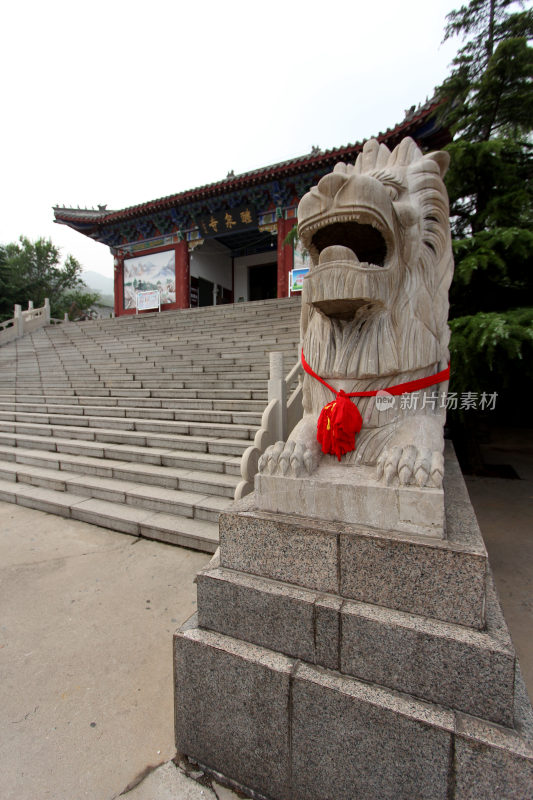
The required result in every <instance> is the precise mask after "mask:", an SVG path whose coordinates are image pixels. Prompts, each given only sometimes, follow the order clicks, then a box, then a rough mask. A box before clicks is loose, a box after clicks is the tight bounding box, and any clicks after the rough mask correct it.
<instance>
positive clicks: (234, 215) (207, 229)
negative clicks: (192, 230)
mask: <svg viewBox="0 0 533 800" xmlns="http://www.w3.org/2000/svg"><path fill="white" fill-rule="evenodd" d="M196 222H197V225H198V227H199V229H200V231H201V233H202V236H203V237H204V238H206V239H208V238H212V237H214V236H221V235H223V234H225V233H235V232H236V231H242V230H246V229H251V228H257V214H256V212H255V209H254V208H253V206H251V205H246V206H237V207H236V208H227V209H223V210H222V211H214V212H213V213H212V214H206V215H205V216H202V217H198V218H197V220H196Z"/></svg>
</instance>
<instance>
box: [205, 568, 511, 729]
mask: <svg viewBox="0 0 533 800" xmlns="http://www.w3.org/2000/svg"><path fill="white" fill-rule="evenodd" d="M197 584H198V624H199V626H200V627H201V628H203V629H206V630H211V631H218V632H219V633H223V634H225V635H227V636H231V637H233V638H235V639H240V640H242V641H246V642H250V643H253V644H257V645H260V646H262V647H266V648H268V649H270V650H274V651H276V652H278V653H282V654H284V655H287V656H290V657H293V658H298V659H301V660H302V661H306V662H308V663H310V664H315V665H318V666H322V667H326V668H328V669H334V670H338V671H339V672H341V673H342V674H344V675H351V676H353V677H356V678H360V679H361V680H364V681H368V682H371V683H377V684H380V685H382V686H386V687H389V688H391V689H397V690H399V691H402V692H407V693H409V694H411V695H413V696H415V697H418V698H420V699H422V700H427V701H430V702H435V703H440V704H442V705H445V706H448V707H452V708H455V709H459V710H461V711H465V712H467V713H468V714H474V715H476V716H480V717H483V718H484V719H488V720H491V721H493V722H498V723H500V724H502V725H509V726H512V724H513V717H512V714H513V692H514V674H515V652H514V649H513V646H512V643H511V640H510V638H509V634H508V631H507V627H506V625H505V623H504V621H503V618H502V615H501V610H500V608H499V604H498V601H497V598H496V596H495V592H494V589H493V587H492V584H490V586H489V591H488V593H487V609H486V617H487V629H486V630H485V631H477V630H471V629H468V628H465V627H463V626H461V625H451V624H450V623H445V622H440V621H438V620H435V619H431V618H428V617H419V616H415V615H413V614H405V613H403V612H401V611H393V610H390V609H386V608H382V607H380V606H376V605H370V604H367V603H359V602H356V601H353V600H344V599H343V598H341V597H336V596H335V595H325V594H320V593H318V592H313V591H310V590H308V589H298V588H296V587H293V586H291V585H289V584H286V583H281V582H279V581H272V580H267V579H266V578H258V577H255V576H253V575H244V574H243V573H240V572H234V571H233V570H228V569H223V568H220V567H214V568H208V569H205V570H202V571H201V572H199V573H198V576H197Z"/></svg>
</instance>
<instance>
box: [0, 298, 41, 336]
mask: <svg viewBox="0 0 533 800" xmlns="http://www.w3.org/2000/svg"><path fill="white" fill-rule="evenodd" d="M50 322H51V320H50V300H49V299H48V297H47V298H45V301H44V306H42V307H41V308H34V307H33V302H32V301H31V300H30V301H29V303H28V308H27V309H26V310H24V311H23V310H22V306H20V305H18V304H16V305H15V308H14V316H13V317H12V318H11V319H6V320H4V321H3V322H0V345H3V344H7V343H8V342H12V341H14V340H15V339H20V337H21V336H24V334H25V333H32V332H33V331H36V330H38V329H39V328H43V327H44V326H45V325H50Z"/></svg>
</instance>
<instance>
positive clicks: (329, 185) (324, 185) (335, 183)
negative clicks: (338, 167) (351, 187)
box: [318, 172, 348, 197]
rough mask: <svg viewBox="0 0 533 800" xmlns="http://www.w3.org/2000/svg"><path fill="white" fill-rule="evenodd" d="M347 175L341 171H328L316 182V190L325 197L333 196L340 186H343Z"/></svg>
mask: <svg viewBox="0 0 533 800" xmlns="http://www.w3.org/2000/svg"><path fill="white" fill-rule="evenodd" d="M347 180H348V176H347V175H344V174H343V173H342V172H330V173H329V175H324V177H323V178H321V179H320V180H319V182H318V190H319V192H320V193H321V194H323V195H324V196H325V197H335V195H336V194H337V192H338V191H339V189H340V188H341V186H344V184H345V183H346V181H347Z"/></svg>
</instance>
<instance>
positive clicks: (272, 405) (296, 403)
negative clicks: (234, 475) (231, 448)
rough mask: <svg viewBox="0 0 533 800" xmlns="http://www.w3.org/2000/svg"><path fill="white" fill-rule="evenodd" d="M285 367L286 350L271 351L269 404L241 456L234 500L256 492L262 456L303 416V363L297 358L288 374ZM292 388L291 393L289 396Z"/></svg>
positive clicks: (281, 439) (283, 438)
mask: <svg viewBox="0 0 533 800" xmlns="http://www.w3.org/2000/svg"><path fill="white" fill-rule="evenodd" d="M283 371H284V367H283V353H278V352H274V353H270V379H269V381H268V405H267V407H266V408H265V410H264V411H263V416H262V418H261V427H260V428H259V430H258V431H257V433H256V434H255V437H254V443H253V444H252V445H250V447H248V448H247V449H246V450H245V451H244V453H243V456H242V460H241V477H242V480H241V482H240V483H239V484H238V485H237V488H236V489H235V500H240V498H241V497H245V495H247V494H250V492H253V490H254V477H255V474H256V472H257V463H258V461H259V459H260V457H261V456H262V455H263V453H264V452H265V450H266V449H267V447H270V445H271V444H275V442H279V441H285V440H286V439H287V437H288V435H289V434H290V432H291V431H292V429H293V428H294V427H295V425H296V424H297V423H298V422H299V421H300V419H301V418H302V414H303V407H302V384H301V381H300V375H301V374H302V373H303V369H302V365H301V363H300V361H298V362H297V363H296V364H295V365H294V367H293V368H292V369H291V371H290V372H289V374H288V375H287V376H286V377H285V378H284V377H283ZM296 381H297V383H296V386H295V388H294V389H293V384H294V383H295V382H296ZM291 389H292V392H291ZM289 392H290V395H289V399H288V400H287V395H288V394H289Z"/></svg>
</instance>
